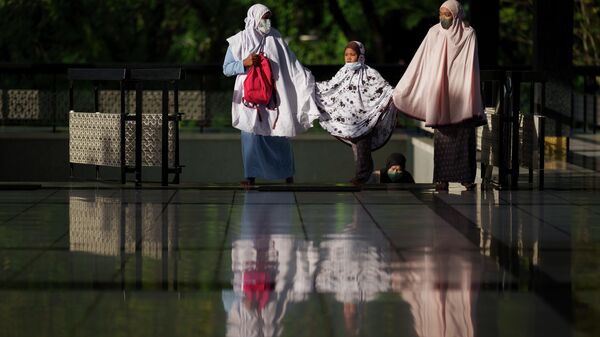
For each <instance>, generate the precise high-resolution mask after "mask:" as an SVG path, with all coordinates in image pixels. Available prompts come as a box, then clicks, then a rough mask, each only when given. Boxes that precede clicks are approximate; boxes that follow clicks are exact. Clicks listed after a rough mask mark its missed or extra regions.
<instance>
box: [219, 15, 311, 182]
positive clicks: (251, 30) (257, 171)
mask: <svg viewBox="0 0 600 337" xmlns="http://www.w3.org/2000/svg"><path fill="white" fill-rule="evenodd" d="M271 15H272V13H271V11H270V10H269V8H267V7H266V6H264V5H261V4H256V5H253V6H252V7H250V9H248V15H247V17H246V19H245V28H244V30H243V31H241V32H239V33H237V34H235V35H233V36H231V37H229V38H228V39H227V42H229V48H228V49H227V54H226V56H225V61H224V62H223V73H224V74H225V75H226V76H237V78H236V81H235V87H234V90H233V99H232V107H231V119H232V126H233V127H235V128H237V129H239V130H241V131H242V135H241V138H242V157H243V161H244V174H245V177H246V178H247V182H248V183H253V182H254V178H256V177H258V178H263V179H284V178H287V181H288V182H291V181H292V176H293V175H294V155H293V153H292V147H291V144H290V142H289V140H288V138H287V137H294V136H296V135H297V134H299V133H302V132H304V131H306V130H307V129H308V128H310V127H311V126H312V121H314V120H315V119H317V118H318V117H319V111H318V109H317V105H316V102H315V95H314V91H315V81H314V77H313V76H312V74H311V73H310V71H308V70H307V69H305V68H304V67H303V66H302V64H300V62H299V61H298V59H297V58H296V56H295V55H294V53H293V52H292V51H291V50H290V48H289V47H288V45H287V43H285V41H284V40H283V39H282V38H281V34H280V33H279V32H278V31H277V30H276V29H274V28H271V21H270V18H271ZM259 52H264V54H265V56H266V57H267V58H268V59H269V62H270V65H271V70H272V73H273V79H274V80H275V92H274V94H275V96H276V99H275V100H274V101H273V102H274V104H273V105H275V106H273V107H272V108H275V107H276V108H277V109H271V110H269V109H266V108H265V107H263V106H260V107H259V108H258V109H260V111H257V109H256V108H252V107H247V106H246V105H244V104H243V103H242V98H243V96H244V92H243V89H244V80H245V79H246V74H247V73H248V70H249V69H250V66H252V64H253V63H256V62H257V56H256V54H257V53H259ZM259 115H260V116H262V118H259Z"/></svg>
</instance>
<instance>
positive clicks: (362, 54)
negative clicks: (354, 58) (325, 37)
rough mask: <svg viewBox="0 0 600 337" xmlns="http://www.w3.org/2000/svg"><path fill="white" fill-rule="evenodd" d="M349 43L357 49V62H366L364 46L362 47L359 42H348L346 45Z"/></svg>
mask: <svg viewBox="0 0 600 337" xmlns="http://www.w3.org/2000/svg"><path fill="white" fill-rule="evenodd" d="M350 43H355V44H356V45H357V46H358V49H359V55H358V62H359V63H362V64H364V63H365V60H366V58H365V52H366V50H365V45H363V44H362V42H360V41H350V42H349V43H348V45H349V44H350Z"/></svg>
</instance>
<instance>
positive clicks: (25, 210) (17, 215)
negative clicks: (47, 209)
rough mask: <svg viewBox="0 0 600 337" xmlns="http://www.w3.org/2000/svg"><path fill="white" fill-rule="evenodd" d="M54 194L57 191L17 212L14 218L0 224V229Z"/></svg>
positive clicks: (56, 191)
mask: <svg viewBox="0 0 600 337" xmlns="http://www.w3.org/2000/svg"><path fill="white" fill-rule="evenodd" d="M56 193H58V190H55V191H54V192H52V193H50V194H48V195H47V196H46V197H45V198H42V199H40V200H38V201H36V202H35V203H33V204H32V205H31V206H29V207H27V208H25V209H24V210H22V211H21V212H19V213H18V214H15V215H14V216H12V217H11V218H9V219H7V220H5V221H4V222H2V223H0V227H1V226H4V225H6V224H7V223H9V222H11V221H13V220H14V219H16V218H18V217H19V216H21V215H23V214H24V213H25V212H27V211H29V210H30V209H32V208H34V207H35V206H37V205H39V204H41V203H42V202H43V201H44V200H46V199H48V198H50V197H51V196H53V195H55V194H56Z"/></svg>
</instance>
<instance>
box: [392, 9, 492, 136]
mask: <svg viewBox="0 0 600 337" xmlns="http://www.w3.org/2000/svg"><path fill="white" fill-rule="evenodd" d="M441 7H445V8H447V9H448V10H450V12H452V16H453V22H452V26H451V27H450V28H449V29H444V28H442V26H441V24H436V25H435V26H433V27H431V29H429V32H428V33H427V36H426V37H425V39H424V40H423V42H422V43H421V46H420V47H419V49H418V50H417V52H416V53H415V56H414V57H413V59H412V61H411V62H410V64H409V66H408V68H407V70H406V73H405V74H404V76H402V79H401V80H400V82H398V85H397V86H396V88H395V89H394V96H393V97H394V104H395V105H396V107H397V108H398V109H399V110H400V111H402V112H403V113H404V114H406V115H408V116H410V117H412V118H415V119H418V120H422V121H425V124H426V126H430V127H437V126H444V125H453V124H459V123H461V122H464V121H469V120H474V121H476V122H478V123H479V122H481V121H482V120H483V104H482V100H481V91H480V80H479V58H478V56H477V38H476V36H475V30H474V29H473V28H471V27H466V26H465V24H464V23H463V17H464V13H463V9H462V6H461V5H460V3H459V2H458V1H455V0H449V1H446V2H445V3H444V4H443V5H442V6H441Z"/></svg>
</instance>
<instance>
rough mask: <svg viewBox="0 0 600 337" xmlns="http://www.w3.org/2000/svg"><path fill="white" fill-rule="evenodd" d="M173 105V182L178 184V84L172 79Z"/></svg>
mask: <svg viewBox="0 0 600 337" xmlns="http://www.w3.org/2000/svg"><path fill="white" fill-rule="evenodd" d="M173 100H174V101H173V106H174V107H175V109H174V110H175V111H173V112H174V120H173V123H175V124H174V125H173V127H174V132H175V144H174V146H175V163H174V166H175V178H174V179H173V183H175V184H179V180H180V173H179V172H180V167H179V117H180V115H179V85H178V83H177V81H173Z"/></svg>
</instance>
